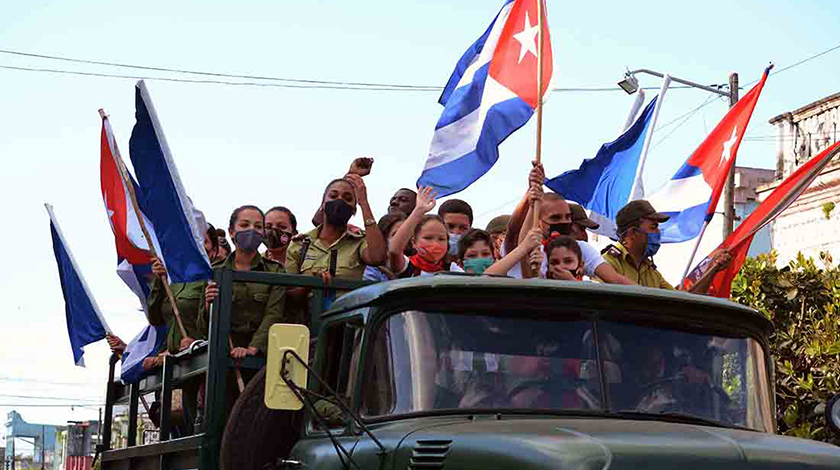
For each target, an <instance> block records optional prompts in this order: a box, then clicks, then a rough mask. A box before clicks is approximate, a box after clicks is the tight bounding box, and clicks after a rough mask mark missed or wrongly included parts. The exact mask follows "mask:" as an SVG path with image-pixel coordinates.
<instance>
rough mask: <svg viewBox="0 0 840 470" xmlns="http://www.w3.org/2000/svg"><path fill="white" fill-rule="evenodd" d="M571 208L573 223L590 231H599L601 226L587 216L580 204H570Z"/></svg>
mask: <svg viewBox="0 0 840 470" xmlns="http://www.w3.org/2000/svg"><path fill="white" fill-rule="evenodd" d="M569 208H570V209H571V210H572V222H574V223H576V224H578V225H582V226H584V227H586V228H588V229H589V230H597V229H598V227H600V226H601V225H600V224H598V222H595V221H594V220H592V219H590V218H589V216H588V215H586V209H584V208H583V206H581V205H580V204H575V203H573V202H570V203H569Z"/></svg>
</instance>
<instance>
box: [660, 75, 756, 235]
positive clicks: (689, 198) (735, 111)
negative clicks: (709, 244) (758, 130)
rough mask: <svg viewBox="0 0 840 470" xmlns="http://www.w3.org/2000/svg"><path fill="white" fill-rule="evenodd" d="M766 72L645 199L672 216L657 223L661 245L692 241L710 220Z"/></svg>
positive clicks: (733, 163) (733, 162) (732, 164)
mask: <svg viewBox="0 0 840 470" xmlns="http://www.w3.org/2000/svg"><path fill="white" fill-rule="evenodd" d="M769 73H770V68H769V67H768V68H767V69H766V70H765V71H764V75H763V76H762V77H761V80H760V81H759V82H758V84H757V85H756V86H755V87H753V89H752V90H750V91H749V93H747V94H746V96H744V97H743V98H742V99H741V100H740V101H738V102H737V103H736V104H735V106H733V107H732V108H731V109H730V110H729V112H727V113H726V115H725V116H724V117H723V119H722V120H721V121H720V122H719V123H718V125H717V126H716V127H715V128H714V130H712V132H711V133H710V134H709V135H708V136H707V137H706V139H705V140H704V141H703V142H702V143H701V144H700V146H699V147H697V150H695V151H694V153H693V154H691V156H690V157H688V160H687V161H686V162H685V164H683V166H682V167H681V168H680V169H679V170H678V171H677V173H676V174H675V175H674V176H673V178H671V179H670V181H668V182H667V183H666V184H665V185H664V186H663V187H662V188H660V189H659V190H658V191H656V192H655V193H653V194H652V195H650V196H648V198H647V200H648V201H649V202H650V203H651V204H652V205H653V207H655V208H656V210H657V211H659V212H662V213H665V214H666V215H669V216H670V217H671V219H670V220H668V222H665V223H663V224H659V230H660V231H661V233H662V243H678V242H684V241H686V240H691V239H692V238H695V237H696V236H698V235H699V234H700V231H701V230H702V229H703V226H704V225H705V224H707V223H708V222H709V221H711V220H712V217H713V216H714V214H715V209H716V208H717V205H718V200H720V196H721V194H722V193H723V186H724V185H725V184H726V179H727V177H728V175H729V172H730V171H731V169H732V167H733V166H734V165H735V156H736V155H737V153H738V147H739V146H740V145H741V139H743V137H744V133H745V132H746V130H747V125H748V124H749V122H750V117H752V113H753V110H754V109H755V105H756V103H757V102H758V97H759V96H760V95H761V90H762V89H763V88H764V83H765V82H766V81H767V77H768V75H769Z"/></svg>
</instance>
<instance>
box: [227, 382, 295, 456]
mask: <svg viewBox="0 0 840 470" xmlns="http://www.w3.org/2000/svg"><path fill="white" fill-rule="evenodd" d="M264 393H265V367H263V368H262V370H260V371H259V372H258V373H257V375H255V376H254V378H252V379H251V381H250V382H248V385H247V386H246V387H245V390H243V392H242V394H241V395H240V396H239V398H238V399H237V400H236V403H235V404H234V405H233V409H232V410H231V412H230V417H229V418H228V422H227V425H226V426H225V433H224V434H223V435H222V445H221V449H220V450H219V461H220V463H221V470H261V469H263V468H264V467H265V466H266V464H270V465H274V464H275V463H276V462H277V459H279V458H284V457H288V455H289V453H290V452H291V450H292V446H293V445H294V444H295V442H296V441H297V438H298V433H299V428H300V426H299V423H300V418H299V416H300V413H298V412H294V411H279V410H272V409H269V408H267V407H266V406H265V402H264V401H263V395H264ZM268 468H273V467H271V466H269V467H268Z"/></svg>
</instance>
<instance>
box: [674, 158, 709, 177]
mask: <svg viewBox="0 0 840 470" xmlns="http://www.w3.org/2000/svg"><path fill="white" fill-rule="evenodd" d="M701 174H703V171H702V170H700V167H697V166H694V165H689V164H688V162H685V163H683V166H681V167H680V169H679V170H677V172H676V173H675V174H674V177H673V178H671V179H672V180H680V179H684V178H691V177H692V176H697V175H701Z"/></svg>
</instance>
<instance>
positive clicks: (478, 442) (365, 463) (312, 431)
mask: <svg viewBox="0 0 840 470" xmlns="http://www.w3.org/2000/svg"><path fill="white" fill-rule="evenodd" d="M216 279H217V282H219V284H220V286H221V290H220V295H219V298H218V299H217V305H215V306H214V308H213V311H212V320H213V324H212V325H211V331H210V338H209V341H208V343H207V345H206V346H205V347H203V348H198V349H196V350H193V351H188V352H185V353H182V354H180V355H178V356H175V357H173V358H167V361H166V363H165V364H164V368H163V371H162V372H161V373H159V374H157V375H155V376H152V377H149V378H147V379H145V381H143V382H141V383H140V384H135V385H131V386H124V385H121V384H119V383H118V382H115V381H114V380H113V374H112V377H111V378H110V380H109V387H108V408H107V410H106V423H105V424H106V433H107V432H108V431H107V430H108V429H109V427H108V424H110V419H111V416H112V413H113V406H114V405H117V404H125V405H127V406H128V407H129V415H130V416H129V419H131V413H132V412H133V413H134V414H136V412H137V410H138V405H137V399H138V398H139V396H141V395H142V394H143V393H148V392H150V391H155V390H157V391H158V392H159V394H160V395H161V397H162V398H161V402H162V403H163V410H162V412H161V422H160V430H159V434H160V441H159V442H157V443H152V444H145V445H137V444H138V443H137V442H136V437H137V436H136V434H135V435H134V436H131V435H130V436H129V446H128V447H126V448H123V449H110V448H109V446H108V445H102V446H101V448H100V451H101V459H102V460H101V462H102V468H103V469H146V468H160V469H186V468H198V469H225V470H252V469H290V470H291V469H305V468H309V469H318V470H330V469H336V470H339V469H341V470H343V469H355V470H362V469H364V470H368V469H370V470H374V469H376V470H386V469H387V470H391V469H394V470H478V469H490V470H493V469H516V470H528V469H535V470H536V469H540V470H542V469H606V468H610V469H637V468H649V469H658V468H662V469H666V468H667V469H671V468H678V469H689V468H710V469H724V468H733V469H735V468H738V469H741V468H751V469H765V468H766V469H771V468H772V469H781V468H790V469H799V468H826V469H827V468H840V448H838V447H836V446H833V445H830V444H826V443H821V442H815V441H809V440H804V439H794V438H789V437H783V436H779V435H777V434H775V430H776V410H775V403H774V390H773V361H772V359H771V357H770V356H769V354H768V352H767V351H768V347H767V337H768V335H769V333H770V332H771V329H772V324H771V323H770V322H769V321H768V320H767V319H766V318H764V317H763V316H761V315H759V314H758V313H756V312H755V311H753V310H751V309H748V308H746V307H743V306H740V305H737V304H734V303H731V302H728V301H723V300H719V299H715V298H709V297H703V296H697V295H691V294H684V293H679V292H669V291H664V290H653V289H646V288H639V287H624V286H605V285H601V284H595V283H580V282H557V281H543V280H528V281H522V280H514V279H507V278H492V277H476V276H468V275H436V276H429V277H422V278H414V279H408V280H402V281H393V282H387V283H381V284H375V285H369V286H364V287H360V288H357V289H355V290H353V291H352V292H350V293H348V294H346V295H344V296H342V297H340V298H339V299H338V300H337V301H336V302H335V303H334V304H332V306H331V307H330V309H329V310H328V311H327V312H325V313H323V315H318V316H316V317H317V320H318V321H316V322H315V324H313V325H311V327H312V329H313V331H314V330H317V331H318V334H317V335H314V334H313V336H317V341H312V340H311V339H310V337H309V328H307V327H305V326H301V325H274V326H273V327H272V329H271V333H270V339H269V353H268V358H267V363H265V365H263V364H264V362H263V361H261V360H260V359H256V358H255V359H252V360H250V361H245V362H243V363H240V364H236V363H234V362H232V361H231V360H230V359H229V358H228V357H227V346H226V344H227V342H226V341H224V339H225V338H226V337H227V333H228V331H229V324H230V321H229V318H230V313H231V312H230V293H231V285H232V283H233V282H243V281H248V282H266V283H270V284H280V285H289V286H291V285H295V286H306V287H311V288H313V289H315V290H319V289H324V288H325V286H323V285H321V284H320V282H319V281H318V280H317V279H312V278H305V277H300V276H290V275H273V274H264V273H238V272H234V271H230V270H224V271H219V272H217V273H216ZM329 287H330V288H336V289H350V288H352V287H356V286H354V285H353V284H352V283H346V282H345V283H339V284H334V285H332V286H329ZM315 297H316V298H314V299H313V305H314V306H317V305H320V303H321V302H320V298H318V296H315ZM225 318H227V319H228V320H227V321H224V320H225ZM311 351H312V352H314V357H310V352H311ZM236 366H238V367H241V368H252V369H260V371H259V372H258V373H257V374H256V376H255V377H254V378H253V379H252V380H251V382H250V383H249V384H248V386H247V387H246V388H245V390H244V392H243V393H242V394H241V395H240V396H239V397H238V399H237V400H236V403H235V405H234V406H233V408H232V410H231V412H230V414H229V416H225V412H226V410H227V406H228V405H226V404H225V403H224V397H225V395H226V393H227V388H226V387H228V386H229V384H228V381H229V379H228V376H229V375H230V373H231V369H233V368H234V367H236ZM201 374H206V392H207V396H206V402H205V409H206V412H205V418H206V420H207V423H206V426H205V427H204V429H203V430H202V432H199V433H197V434H195V435H192V436H188V437H180V438H177V439H176V438H173V437H172V434H171V430H172V422H171V418H172V417H171V412H170V411H169V410H168V408H169V407H168V406H167V403H169V401H171V393H172V389H173V388H178V387H179V384H181V383H183V382H184V381H185V380H190V379H191V378H192V379H193V380H194V379H195V377H197V376H200V375H201ZM835 402H836V401H835ZM833 404H834V402H831V403H830V404H829V406H828V410H827V412H826V413H827V415H829V416H831V415H832V411H834V413H833V414H834V415H840V413H837V411H840V405H839V406H832V405H833ZM832 408H838V410H832ZM835 418H836V421H840V416H836V417H835ZM829 421H830V422H829V424H830V425H832V426H835V425H836V423H835V422H832V421H831V420H829ZM130 424H131V423H130ZM134 424H135V425H136V423H134ZM130 431H131V430H130V429H129V432H130ZM104 442H106V443H108V442H110V436H107V435H106V436H105V439H104Z"/></svg>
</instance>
